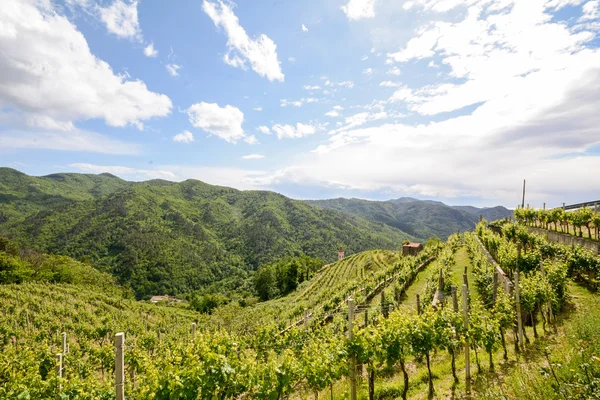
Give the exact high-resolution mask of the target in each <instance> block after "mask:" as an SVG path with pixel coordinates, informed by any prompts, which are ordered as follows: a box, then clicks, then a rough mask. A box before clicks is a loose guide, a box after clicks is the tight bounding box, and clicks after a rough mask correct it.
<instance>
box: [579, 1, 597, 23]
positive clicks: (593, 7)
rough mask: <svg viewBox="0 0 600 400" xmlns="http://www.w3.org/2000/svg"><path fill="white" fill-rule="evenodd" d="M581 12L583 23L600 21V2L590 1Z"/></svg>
mask: <svg viewBox="0 0 600 400" xmlns="http://www.w3.org/2000/svg"><path fill="white" fill-rule="evenodd" d="M581 10H582V15H581V20H582V21H593V20H598V19H600V1H598V0H592V1H588V2H587V3H585V4H584V5H583V7H581Z"/></svg>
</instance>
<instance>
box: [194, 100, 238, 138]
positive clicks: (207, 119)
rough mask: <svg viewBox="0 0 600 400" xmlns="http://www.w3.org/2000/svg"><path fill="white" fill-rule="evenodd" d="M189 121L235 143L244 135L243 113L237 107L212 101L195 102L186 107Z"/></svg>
mask: <svg viewBox="0 0 600 400" xmlns="http://www.w3.org/2000/svg"><path fill="white" fill-rule="evenodd" d="M187 114H188V116H189V119H190V123H191V124H192V125H193V126H194V127H196V128H200V129H203V130H205V131H206V132H208V133H210V134H212V135H215V136H217V137H220V138H221V139H223V140H225V141H227V142H230V143H235V142H237V141H238V140H240V139H242V138H244V137H245V134H244V130H243V129H242V123H243V122H244V113H243V112H241V111H240V110H239V109H238V108H236V107H233V106H230V105H226V106H225V107H219V105H218V104H214V103H204V102H202V103H196V104H193V105H192V106H191V107H190V108H188V109H187Z"/></svg>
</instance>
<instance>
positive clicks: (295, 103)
mask: <svg viewBox="0 0 600 400" xmlns="http://www.w3.org/2000/svg"><path fill="white" fill-rule="evenodd" d="M318 102H319V99H316V98H314V97H303V98H301V99H300V100H295V101H290V100H287V99H281V100H280V105H281V107H287V106H292V107H302V106H303V105H304V104H307V103H318Z"/></svg>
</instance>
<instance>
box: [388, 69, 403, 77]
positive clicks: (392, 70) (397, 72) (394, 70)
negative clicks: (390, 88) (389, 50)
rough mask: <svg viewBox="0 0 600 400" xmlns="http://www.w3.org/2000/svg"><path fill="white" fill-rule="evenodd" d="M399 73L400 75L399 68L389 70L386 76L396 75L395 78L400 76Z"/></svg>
mask: <svg viewBox="0 0 600 400" xmlns="http://www.w3.org/2000/svg"><path fill="white" fill-rule="evenodd" d="M400 73H401V72H400V68H398V67H393V68H390V69H389V70H388V72H387V74H388V75H396V76H398V75H400Z"/></svg>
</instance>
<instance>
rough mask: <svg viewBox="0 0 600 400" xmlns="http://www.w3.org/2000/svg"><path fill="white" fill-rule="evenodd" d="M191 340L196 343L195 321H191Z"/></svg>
mask: <svg viewBox="0 0 600 400" xmlns="http://www.w3.org/2000/svg"><path fill="white" fill-rule="evenodd" d="M192 341H193V342H194V343H196V323H195V322H192Z"/></svg>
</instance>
